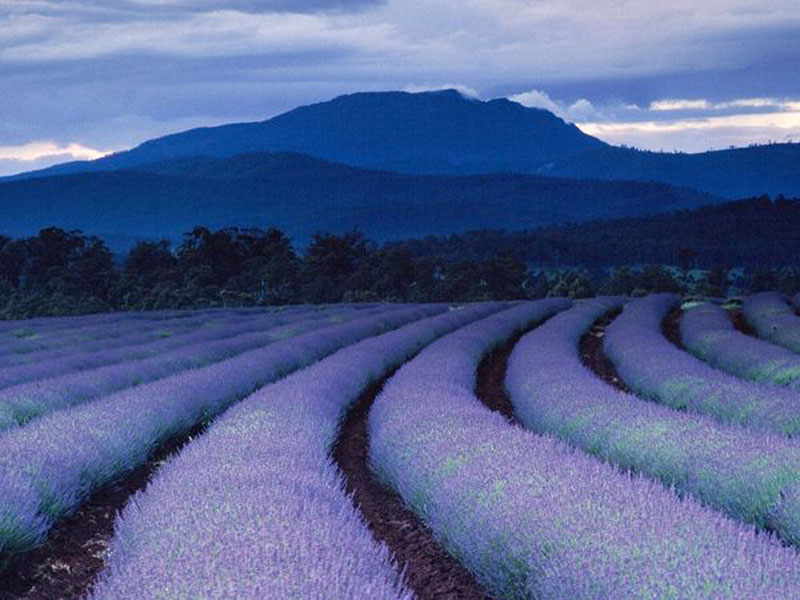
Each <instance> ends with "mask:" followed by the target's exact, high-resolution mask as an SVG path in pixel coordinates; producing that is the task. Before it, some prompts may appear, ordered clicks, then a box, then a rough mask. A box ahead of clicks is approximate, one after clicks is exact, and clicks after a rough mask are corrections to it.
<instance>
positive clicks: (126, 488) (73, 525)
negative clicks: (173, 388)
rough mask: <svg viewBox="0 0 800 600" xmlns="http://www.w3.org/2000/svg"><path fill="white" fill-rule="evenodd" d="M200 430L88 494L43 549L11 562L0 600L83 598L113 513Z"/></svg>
mask: <svg viewBox="0 0 800 600" xmlns="http://www.w3.org/2000/svg"><path fill="white" fill-rule="evenodd" d="M202 430H203V427H197V428H195V429H193V430H192V431H191V432H190V433H189V434H188V435H183V436H179V437H176V438H175V439H172V440H170V441H168V442H166V443H165V444H163V445H162V446H161V447H160V448H159V450H158V451H157V452H156V453H155V454H154V455H153V457H152V458H151V459H150V460H149V461H148V462H147V463H146V464H145V465H142V466H141V467H139V468H138V469H136V470H135V471H133V472H131V473H129V474H128V475H127V476H126V477H125V478H124V479H122V480H120V481H118V482H116V483H114V484H111V485H109V486H106V487H104V488H102V489H100V490H97V491H96V492H95V493H93V494H92V495H91V496H90V497H89V499H88V500H87V501H86V502H85V503H84V504H83V505H82V506H81V508H80V509H79V510H78V511H77V512H76V513H74V514H73V515H71V516H69V517H67V518H65V519H63V520H62V521H60V522H59V523H58V524H57V525H56V526H55V527H54V528H53V530H52V531H51V534H50V536H49V538H48V540H47V541H46V542H45V543H44V544H43V545H42V546H40V547H38V548H36V549H35V550H33V551H31V552H28V553H26V554H23V555H20V556H17V557H15V558H13V559H12V560H11V561H10V564H9V566H8V568H7V569H6V570H4V571H3V572H0V600H72V599H76V598H81V597H82V596H83V595H84V594H86V593H87V592H88V591H89V589H90V587H91V585H92V583H93V582H94V579H95V577H97V574H98V573H99V572H100V570H101V569H102V568H103V566H104V564H105V553H106V551H107V549H108V545H109V543H110V542H111V538H112V537H113V534H114V520H115V519H116V516H117V512H118V511H120V510H121V509H122V508H123V507H124V506H125V504H126V503H127V502H128V499H129V498H130V497H131V496H132V495H133V494H134V493H136V492H137V491H139V490H141V489H143V488H144V487H145V486H146V485H147V482H148V481H149V480H150V477H151V476H152V475H153V473H154V472H155V471H156V470H157V469H158V468H159V467H160V466H161V465H162V464H163V463H164V461H166V460H167V459H168V458H169V456H170V455H171V454H173V453H175V452H178V451H179V450H180V449H181V447H182V446H183V445H184V444H186V443H188V442H189V441H190V440H191V439H192V438H193V437H195V436H197V435H199V434H200V433H201V432H202Z"/></svg>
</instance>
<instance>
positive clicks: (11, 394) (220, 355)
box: [0, 308, 381, 432]
mask: <svg viewBox="0 0 800 600" xmlns="http://www.w3.org/2000/svg"><path fill="white" fill-rule="evenodd" d="M380 310H381V309H373V310H372V311H355V310H353V309H347V308H344V309H341V310H332V311H326V312H316V311H315V312H313V313H309V312H308V311H306V312H304V313H296V314H295V315H294V316H290V317H288V318H287V319H285V320H283V319H278V318H275V317H273V316H267V317H262V318H258V319H255V320H248V321H247V322H245V323H236V324H234V325H232V326H230V328H223V329H222V330H219V331H217V330H215V331H212V332H210V333H209V332H205V331H203V332H197V334H196V335H193V334H192V335H188V336H182V337H180V338H172V339H169V340H164V341H162V342H154V343H152V344H149V345H148V346H147V347H145V348H144V350H145V351H146V352H147V354H146V356H143V357H140V358H136V357H133V358H131V359H130V360H126V357H127V356H128V349H126V348H123V349H117V350H111V351H109V352H107V353H102V354H100V355H99V356H96V355H95V353H90V354H89V355H88V356H84V355H81V354H80V353H77V354H76V355H75V357H74V360H69V361H66V362H67V365H68V366H70V367H72V368H71V369H70V370H69V371H68V372H67V373H66V374H65V375H58V373H62V372H63V371H64V365H63V364H62V363H61V362H60V361H59V362H44V363H42V364H39V365H31V366H28V367H26V368H21V369H8V370H5V371H4V373H3V374H2V375H0V388H1V387H3V386H4V385H9V384H10V383H12V382H14V381H15V380H22V381H23V382H24V383H20V384H18V385H12V386H10V387H6V388H5V389H2V390H0V432H2V431H4V430H5V429H8V428H10V427H14V426H17V425H20V424H25V423H28V422H29V421H31V420H32V419H35V418H38V417H41V416H42V415H45V414H47V413H50V412H52V411H54V410H58V409H63V408H66V407H69V406H74V405H77V404H83V403H85V402H89V401H92V400H95V399H97V398H101V397H103V396H106V395H108V394H111V393H113V392H117V391H120V390H123V389H126V388H130V387H134V386H136V385H141V384H143V383H147V382H151V381H156V380H158V379H162V378H164V377H168V376H170V375H173V374H175V373H179V372H181V371H185V370H187V369H197V368H200V367H204V366H206V365H209V364H212V363H215V362H219V361H221V360H224V359H227V358H230V357H232V356H236V355H237V354H241V353H242V352H246V351H249V350H253V349H255V348H260V347H262V346H266V345H268V344H271V343H273V342H275V341H278V340H280V339H283V338H287V337H291V336H294V335H297V334H299V333H303V332H308V331H313V330H314V329H319V328H321V327H324V326H325V325H329V324H331V323H339V322H343V321H346V320H349V319H352V318H355V317H358V316H362V315H368V314H371V313H373V312H374V311H380ZM154 346H155V347H156V350H161V352H157V353H156V354H155V355H151V354H150V353H151V351H152V349H153V347H154ZM169 348H173V349H172V350H169ZM108 362H110V363H111V364H105V366H98V367H95V368H88V367H90V366H91V365H92V364H95V363H100V364H101V365H103V364H104V363H108ZM81 367H83V368H84V370H81ZM28 379H34V380H33V381H27V380H28Z"/></svg>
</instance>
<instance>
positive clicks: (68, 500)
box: [0, 305, 446, 555]
mask: <svg viewBox="0 0 800 600" xmlns="http://www.w3.org/2000/svg"><path fill="white" fill-rule="evenodd" d="M444 310H446V307H444V306H440V305H435V306H434V305H428V306H420V307H418V308H403V309H394V310H390V311H386V312H384V313H381V314H378V315H374V316H368V317H364V318H361V319H356V320H353V321H350V322H349V323H346V324H343V325H336V326H330V327H327V328H325V329H321V330H318V331H315V332H312V333H306V334H304V335H300V336H298V337H295V338H292V339H287V340H284V341H282V342H277V343H275V344H272V345H270V346H267V347H266V348H260V349H257V350H252V351H250V352H246V353H244V354H241V355H239V356H237V357H234V358H231V359H228V360H226V361H223V362H219V363H215V364H213V365H211V366H208V367H205V368H202V369H193V370H191V371H188V372H185V373H180V374H178V375H173V376H172V377H168V378H166V379H161V380H159V381H155V382H152V383H148V384H144V385H140V386H138V387H135V388H132V389H129V390H124V391H122V392H119V393H116V394H112V395H110V396H107V397H105V398H103V399H101V400H97V401H95V402H92V403H89V404H84V405H81V406H76V407H73V408H71V409H69V410H64V411H57V412H54V413H51V414H49V415H45V416H44V417H42V418H41V419H37V420H36V421H34V422H32V423H31V424H29V425H28V426H27V427H20V428H16V429H14V430H11V431H7V432H6V433H5V434H4V435H2V436H0V555H2V554H3V553H14V552H20V551H24V550H26V549H29V548H31V547H32V546H33V545H35V544H37V543H38V542H40V541H41V540H42V539H43V538H44V537H45V536H46V535H47V532H48V531H49V529H50V527H51V526H52V524H53V522H54V521H55V520H56V519H58V518H59V517H61V516H63V515H65V514H67V513H69V512H70V511H72V510H74V509H75V508H76V507H77V506H79V505H80V504H81V503H82V502H83V500H84V498H85V497H86V496H87V495H88V494H89V493H90V492H91V491H92V490H93V489H95V488H97V487H99V486H101V485H104V484H106V483H108V482H109V481H112V480H114V479H115V478H117V477H119V476H121V475H122V474H124V473H126V472H128V471H129V470H131V469H133V468H135V467H137V466H138V465H140V464H142V463H144V462H145V461H146V460H147V458H148V456H150V454H151V453H152V452H153V451H154V450H155V449H156V448H157V447H158V446H159V444H161V443H163V442H164V441H165V440H167V439H169V438H170V437H172V436H174V435H176V434H181V433H184V432H187V431H189V430H190V429H191V428H192V427H194V426H196V425H198V424H200V423H202V422H203V421H204V420H207V419H209V418H210V417H212V416H214V415H217V414H219V413H220V412H222V411H223V410H225V409H226V408H228V407H229V406H230V405H231V404H233V403H235V402H237V401H239V400H241V399H242V398H244V397H246V396H247V395H249V394H251V393H252V392H253V391H254V390H256V389H257V388H259V387H261V386H262V385H265V384H267V383H271V382H272V381H275V380H276V379H278V378H280V377H283V376H285V375H287V374H288V373H289V372H291V371H293V370H296V369H299V368H301V367H304V366H307V365H309V364H311V363H313V362H315V361H317V360H319V359H320V358H322V357H323V356H326V355H327V354H330V353H331V352H335V351H336V350H338V349H340V348H341V347H343V346H346V345H349V344H352V343H355V342H357V341H360V340H361V339H363V338H365V337H368V336H371V335H376V334H378V333H382V332H383V331H386V330H387V329H393V328H395V327H398V326H400V325H403V324H405V323H408V322H411V321H414V320H417V319H420V318H423V317H426V316H430V315H433V314H438V313H440V312H442V311H444Z"/></svg>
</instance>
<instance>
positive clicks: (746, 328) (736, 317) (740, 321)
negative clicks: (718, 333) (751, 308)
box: [727, 309, 758, 337]
mask: <svg viewBox="0 0 800 600" xmlns="http://www.w3.org/2000/svg"><path fill="white" fill-rule="evenodd" d="M727 313H728V318H729V319H730V320H731V322H732V323H733V326H734V328H735V329H736V330H737V331H740V332H742V333H744V334H747V335H752V336H753V337H758V333H756V330H755V329H754V328H753V326H752V325H750V323H748V322H747V319H746V318H745V316H744V311H742V310H741V309H740V310H729V311H727Z"/></svg>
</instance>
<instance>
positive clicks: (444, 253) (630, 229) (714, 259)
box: [392, 197, 800, 268]
mask: <svg viewBox="0 0 800 600" xmlns="http://www.w3.org/2000/svg"><path fill="white" fill-rule="evenodd" d="M392 246H401V247H406V248H408V249H409V250H411V251H412V252H413V253H414V254H415V255H417V256H437V257H441V258H444V259H446V260H453V261H457V260H475V261H481V260H488V259H490V258H492V257H493V256H495V255H497V254H502V253H508V252H510V253H512V254H513V255H515V256H519V257H520V258H521V259H523V260H524V261H525V262H526V263H527V264H528V265H530V266H536V267H542V266H544V267H553V266H563V265H581V266H586V267H604V266H611V265H635V264H645V263H652V264H669V265H679V264H681V263H682V262H684V261H688V262H689V263H691V264H692V265H693V266H697V267H702V268H710V267H713V266H715V265H727V266H747V267H760V266H764V267H767V266H769V267H780V266H796V265H798V264H800V199H783V198H779V199H777V200H775V201H771V200H770V199H769V198H766V197H759V198H750V199H747V200H740V201H736V202H726V203H724V204H719V205H716V206H705V207H701V208H698V209H695V210H681V211H674V212H669V213H665V214H659V215H647V216H640V217H627V218H622V219H601V220H594V221H588V222H585V223H575V224H571V225H558V226H554V227H542V228H538V229H534V230H528V231H497V230H494V231H492V230H486V229H484V230H478V231H471V232H467V233H463V234H458V235H452V236H438V237H437V236H428V237H427V238H424V239H417V240H407V241H403V242H397V243H392Z"/></svg>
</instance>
